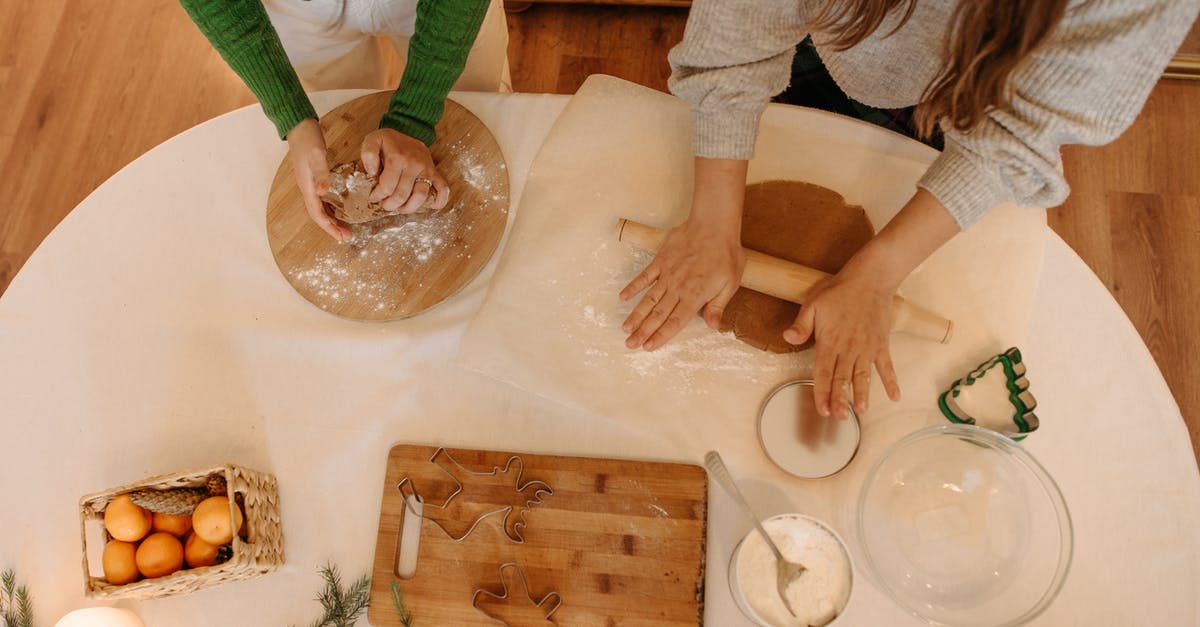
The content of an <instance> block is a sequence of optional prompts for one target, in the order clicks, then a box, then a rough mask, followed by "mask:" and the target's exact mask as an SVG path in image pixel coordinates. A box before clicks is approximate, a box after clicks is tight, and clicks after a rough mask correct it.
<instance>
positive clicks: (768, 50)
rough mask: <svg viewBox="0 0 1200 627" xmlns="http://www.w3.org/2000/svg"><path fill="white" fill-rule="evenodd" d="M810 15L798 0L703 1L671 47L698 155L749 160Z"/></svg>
mask: <svg viewBox="0 0 1200 627" xmlns="http://www.w3.org/2000/svg"><path fill="white" fill-rule="evenodd" d="M806 29H807V20H806V19H805V16H804V15H802V12H801V10H800V8H799V5H798V4H797V2H796V0H765V1H764V0H695V1H694V2H692V8H691V11H690V12H689V13H688V21H687V28H686V30H685V31H684V36H683V41H682V42H681V43H680V44H679V45H677V46H675V47H674V48H672V49H671V52H670V54H669V56H668V59H669V61H670V63H671V69H672V74H671V78H670V81H669V83H668V85H669V88H670V90H671V93H673V94H675V95H676V96H679V97H680V98H682V99H683V100H684V101H685V102H687V103H688V104H689V105H691V108H692V151H693V152H694V153H695V154H696V156H698V157H711V158H716V159H749V158H750V157H752V156H753V155H754V139H755V136H756V135H757V134H758V120H759V118H760V117H761V116H762V112H763V110H764V109H766V108H767V103H768V102H770V100H771V98H772V97H773V96H775V94H778V93H779V92H781V91H783V90H784V88H785V87H787V85H788V80H789V79H790V77H791V70H792V57H793V56H794V55H795V53H796V44H797V43H798V42H799V41H800V40H801V39H803V38H804V34H805V32H806Z"/></svg>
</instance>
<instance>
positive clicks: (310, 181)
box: [287, 118, 351, 242]
mask: <svg viewBox="0 0 1200 627" xmlns="http://www.w3.org/2000/svg"><path fill="white" fill-rule="evenodd" d="M287 142H288V157H289V158H290V159H291V161H292V170H293V171H294V172H295V174H296V186H297V187H299V188H300V196H301V197H302V198H303V199H304V209H305V210H306V211H308V217H309V218H311V219H312V221H313V222H315V223H316V225H317V226H319V227H321V230H323V231H325V232H326V233H328V234H329V236H330V237H332V238H334V239H336V240H337V241H339V242H348V241H350V239H351V235H350V229H348V228H346V227H345V226H343V225H342V224H341V223H339V222H338V221H337V220H336V219H335V218H334V217H333V216H331V215H329V212H327V211H325V205H324V203H322V202H321V195H322V194H324V193H325V192H327V191H329V160H328V157H327V156H326V150H325V135H324V134H323V133H322V132H321V125H320V124H318V123H317V121H316V120H315V119H313V118H308V119H306V120H304V121H302V122H300V123H299V124H297V125H296V126H295V128H293V129H292V130H290V131H288V134H287Z"/></svg>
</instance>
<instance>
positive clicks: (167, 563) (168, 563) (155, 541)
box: [134, 531, 183, 578]
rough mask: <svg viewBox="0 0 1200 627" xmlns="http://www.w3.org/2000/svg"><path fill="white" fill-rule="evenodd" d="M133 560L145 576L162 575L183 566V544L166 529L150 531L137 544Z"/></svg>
mask: <svg viewBox="0 0 1200 627" xmlns="http://www.w3.org/2000/svg"><path fill="white" fill-rule="evenodd" d="M134 560H135V561H136V562H137V569H138V571H140V572H141V573H142V575H144V576H145V577H147V578H152V577H164V576H166V575H170V574H171V573H173V572H175V571H177V570H179V569H180V568H183V545H182V544H180V542H179V538H176V537H175V536H173V535H171V534H169V533H167V532H166V531H159V532H156V533H152V534H150V535H149V536H146V539H145V540H142V543H141V544H139V545H138V548H137V554H136V555H135V556H134Z"/></svg>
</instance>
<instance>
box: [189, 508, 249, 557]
mask: <svg viewBox="0 0 1200 627" xmlns="http://www.w3.org/2000/svg"><path fill="white" fill-rule="evenodd" d="M233 513H234V516H235V517H236V521H231V520H230V519H229V498H227V497H224V496H210V497H208V498H206V499H204V500H203V501H200V504H199V505H197V506H196V510H195V511H193V512H192V531H193V532H194V533H195V534H196V535H198V536H200V539H201V540H204V541H205V542H207V543H209V544H212V545H216V546H221V545H222V544H226V543H228V542H229V541H231V540H233V536H234V534H236V533H237V532H238V531H241V529H242V522H243V517H242V509H241V508H240V507H237V506H236V505H235V506H234V507H233Z"/></svg>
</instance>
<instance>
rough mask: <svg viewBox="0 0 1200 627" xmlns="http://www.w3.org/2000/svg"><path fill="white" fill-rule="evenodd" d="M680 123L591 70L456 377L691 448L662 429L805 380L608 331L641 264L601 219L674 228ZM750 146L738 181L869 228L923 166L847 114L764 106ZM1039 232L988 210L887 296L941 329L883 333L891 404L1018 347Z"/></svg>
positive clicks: (806, 356)
mask: <svg viewBox="0 0 1200 627" xmlns="http://www.w3.org/2000/svg"><path fill="white" fill-rule="evenodd" d="M689 129H690V116H689V113H688V110H687V108H686V106H685V105H684V104H683V103H682V102H680V101H679V100H677V99H675V98H674V97H672V96H670V95H668V94H664V93H661V92H657V91H653V90H650V89H646V88H643V87H640V86H637V85H634V84H632V83H628V82H625V81H622V80H619V79H615V78H612V77H608V76H593V77H591V78H589V79H588V80H587V82H586V83H584V85H583V86H582V87H581V88H580V90H579V92H578V93H577V94H576V95H575V96H574V97H573V98H572V100H571V102H570V104H569V105H568V106H567V107H566V109H565V110H564V112H563V113H562V115H561V117H560V118H559V119H558V121H557V123H556V124H555V126H554V128H553V130H552V131H551V133H550V135H549V136H548V138H547V140H546V142H545V143H544V144H543V146H542V148H541V151H540V152H539V153H538V156H537V158H536V159H535V160H534V163H533V166H532V168H531V170H530V173H529V178H528V181H527V183H526V187H525V191H524V195H523V198H522V201H521V205H520V207H519V209H518V213H517V216H516V218H515V223H514V226H513V230H512V233H511V235H510V237H509V240H508V242H507V245H506V247H505V249H504V251H503V256H502V258H501V260H500V263H499V266H498V268H497V271H496V274H495V276H494V277H493V279H492V281H491V285H490V288H489V292H488V296H487V299H486V301H485V303H484V305H483V307H482V308H481V310H480V312H479V314H478V315H477V316H476V317H475V319H474V320H473V321H472V323H471V324H470V326H469V328H468V330H467V334H466V336H465V338H464V340H463V343H462V346H461V350H460V353H459V356H458V363H459V364H460V365H461V366H464V367H467V368H470V369H473V370H477V371H479V372H482V373H484V374H487V375H489V376H491V377H494V378H497V379H500V380H503V381H506V382H508V383H511V384H512V385H515V386H518V387H520V388H523V389H525V390H528V391H531V392H534V393H536V394H539V395H542V396H545V397H548V398H551V399H553V400H556V401H558V402H560V403H563V404H566V405H568V406H571V407H575V408H579V409H584V410H587V411H591V412H594V413H596V414H599V415H601V416H605V417H607V418H610V419H614V420H634V421H638V422H639V423H640V426H641V427H645V426H647V423H651V424H656V423H661V424H663V425H664V426H663V428H664V429H671V430H672V432H673V433H671V434H670V435H671V437H672V438H674V437H685V438H686V437H700V438H703V437H705V436H703V435H701V434H699V432H698V430H694V429H686V430H684V433H682V434H680V433H678V432H674V429H672V428H671V427H670V426H668V425H671V424H675V423H676V421H677V419H678V418H679V417H684V418H685V422H688V423H694V422H695V421H701V422H703V423H707V422H710V421H711V422H713V423H714V424H721V425H727V426H726V427H725V428H731V429H734V430H735V431H737V432H752V431H753V429H754V420H753V419H754V417H755V416H756V414H757V411H758V408H759V405H760V403H761V402H762V400H763V399H764V398H765V396H766V395H767V393H768V392H769V391H770V390H771V389H772V388H773V387H775V386H776V385H778V384H779V383H781V382H783V381H786V380H788V379H794V378H797V377H805V376H808V374H809V370H810V368H811V361H812V359H811V356H812V352H811V351H806V352H804V353H800V354H793V355H774V354H769V353H765V352H762V351H760V350H758V349H754V348H752V347H749V346H746V345H744V344H742V343H740V342H738V341H737V340H735V339H733V338H732V336H729V335H722V334H719V333H717V332H714V331H711V330H709V329H708V328H707V327H706V326H705V325H704V324H703V323H702V322H701V321H700V320H699V319H698V318H697V319H696V320H694V321H693V322H692V323H691V324H690V325H689V326H688V327H687V328H686V329H685V330H684V331H683V332H682V333H681V334H680V335H679V336H678V337H677V338H676V339H674V340H673V341H672V342H670V343H669V344H667V345H666V346H664V347H663V348H661V349H659V350H658V351H655V352H653V353H647V352H644V351H640V350H637V351H635V350H629V349H627V348H625V345H624V339H625V334H624V333H623V332H622V331H621V329H620V324H621V322H622V321H623V320H624V319H625V316H626V315H627V314H628V312H629V311H630V309H631V307H632V304H630V303H621V302H620V301H619V299H618V298H617V293H618V291H619V290H620V289H621V288H622V287H623V286H624V285H625V284H626V283H627V282H628V281H629V280H630V279H632V277H633V276H635V275H636V274H637V272H638V271H639V270H640V268H641V267H643V266H644V265H645V264H646V263H648V262H649V261H650V259H651V255H650V253H647V252H644V251H638V250H636V249H634V248H633V247H631V246H630V245H628V244H625V243H621V242H617V241H616V237H615V227H616V223H617V220H618V218H623V217H624V218H632V219H634V220H637V221H640V222H644V223H647V224H650V225H654V226H659V227H667V226H672V225H675V224H677V223H679V222H681V221H682V220H683V219H684V218H685V216H686V215H687V212H688V208H689V204H690V195H691V187H692V157H691V149H690V130H689ZM759 135H760V137H759V140H758V144H757V147H756V156H755V158H754V160H753V161H752V162H751V164H750V174H749V178H750V182H751V183H753V182H757V181H763V180H772V179H791V180H800V181H807V182H811V183H816V184H818V185H823V186H825V187H829V188H831V189H834V190H837V191H838V192H840V193H842V194H843V195H844V196H845V197H846V200H847V201H848V202H850V203H854V204H860V205H862V206H863V207H865V208H866V209H867V212H868V215H869V216H870V218H871V220H872V222H873V223H874V225H875V227H876V229H878V228H880V227H882V226H883V225H884V224H885V223H886V221H887V220H888V219H890V218H891V216H893V215H894V214H895V213H896V212H897V211H898V210H899V209H900V207H901V206H902V205H903V204H904V202H905V201H906V200H907V199H908V198H910V197H911V195H912V194H913V192H914V190H915V182H916V181H917V179H918V178H919V177H920V176H921V174H922V173H923V172H924V171H925V169H926V168H927V167H928V165H929V163H931V162H932V160H933V159H934V158H935V157H936V155H937V153H936V152H935V151H933V150H932V149H930V148H927V147H925V146H923V145H921V144H918V143H916V142H913V141H911V140H908V139H906V138H902V137H899V136H897V135H894V134H891V133H885V132H881V131H879V130H878V129H877V128H875V127H872V126H869V125H867V124H865V123H862V122H859V121H856V120H850V119H846V118H842V117H840V116H835V115H832V114H827V113H823V112H813V111H811V110H803V109H798V108H795V107H788V106H781V105H780V106H775V105H773V106H772V107H771V108H769V109H768V111H767V112H766V114H765V115H764V117H763V120H762V127H761V132H760V134H759ZM1044 227H1045V213H1044V212H1043V211H1034V210H1027V209H1019V208H1016V207H1002V208H999V209H997V210H995V211H993V212H992V213H991V214H989V215H988V216H987V217H986V218H985V219H984V220H983V222H981V223H980V224H978V225H976V226H975V227H974V228H972V229H971V230H970V231H968V232H966V233H964V234H962V235H960V236H958V237H957V238H955V239H954V240H953V241H952V242H951V243H950V244H948V245H947V246H945V247H944V248H943V249H942V250H940V251H938V252H937V253H936V254H935V255H934V256H933V257H931V258H930V259H929V260H928V261H927V262H926V263H925V264H924V265H923V266H922V267H921V268H919V269H918V270H917V271H916V272H914V273H913V275H912V276H911V277H910V278H909V280H908V281H906V282H905V284H904V285H903V287H902V289H901V293H902V294H904V295H905V296H907V297H908V298H909V299H910V300H912V301H913V302H915V303H919V304H921V305H924V306H926V307H928V308H930V309H932V310H934V311H936V312H939V313H941V314H942V315H945V316H947V317H951V318H952V319H954V321H955V324H956V328H955V338H954V340H953V342H952V343H951V344H949V345H946V346H942V345H937V344H932V343H929V342H925V341H921V340H916V339H912V338H908V337H905V336H900V335H894V336H893V343H892V349H893V357H894V360H895V362H896V364H897V368H898V370H899V372H900V378H901V385H902V387H903V389H904V393H905V396H906V399H912V402H913V403H915V404H916V405H918V406H920V407H927V408H930V409H932V407H933V399H934V397H935V396H936V394H937V392H938V390H939V389H941V388H942V387H944V386H946V385H948V384H949V383H950V382H951V381H952V380H953V379H954V378H955V377H957V376H958V375H959V374H961V372H960V371H965V370H964V369H968V368H970V367H971V366H972V365H974V363H975V362H977V361H979V360H981V359H982V358H983V357H986V356H987V355H988V354H989V353H994V352H997V351H999V350H1002V349H1003V348H1006V347H1007V346H1008V345H1011V344H1017V345H1019V344H1020V342H1021V341H1022V340H1023V339H1024V337H1025V333H1026V331H1027V329H1028V324H1029V318H1030V308H1031V299H1032V295H1033V293H1034V290H1035V288H1036V285H1035V284H1034V282H1035V281H1036V277H1037V276H1038V275H1039V272H1040V268H1041V261H1042V250H1043V243H1044ZM873 398H874V399H877V400H876V402H875V403H874V407H875V408H876V411H886V410H887V409H888V408H889V407H893V408H894V404H892V403H889V402H887V401H886V399H885V398H884V395H883V393H882V390H881V388H880V387H879V385H878V382H876V383H875V389H874V390H873ZM671 418H675V419H671ZM699 431H704V430H699ZM664 435H668V434H666V433H664ZM746 435H748V433H747V434H746Z"/></svg>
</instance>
